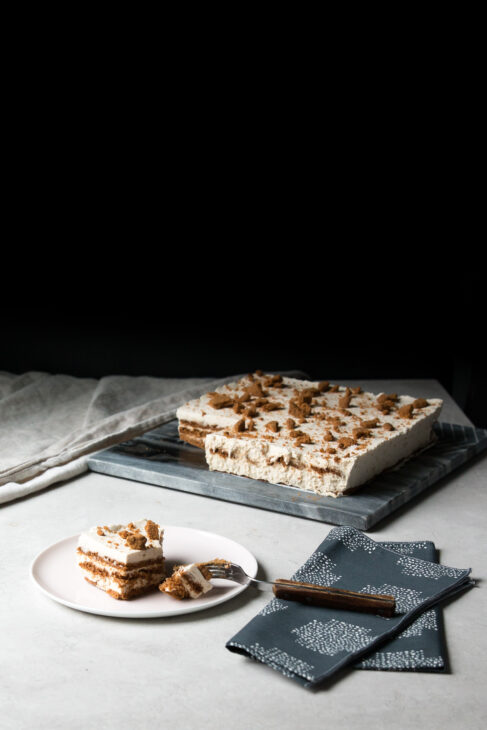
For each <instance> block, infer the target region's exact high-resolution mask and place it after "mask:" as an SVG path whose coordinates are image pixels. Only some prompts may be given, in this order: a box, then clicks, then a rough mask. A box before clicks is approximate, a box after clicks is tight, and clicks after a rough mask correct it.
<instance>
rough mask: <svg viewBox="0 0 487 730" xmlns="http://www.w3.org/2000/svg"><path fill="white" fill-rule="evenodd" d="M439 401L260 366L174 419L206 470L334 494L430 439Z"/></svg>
mask: <svg viewBox="0 0 487 730" xmlns="http://www.w3.org/2000/svg"><path fill="white" fill-rule="evenodd" d="M442 404H443V401H442V400H440V399H438V398H430V399H428V400H425V399H424V398H415V397H413V396H408V395H397V394H396V393H390V394H386V393H376V394H374V393H368V392H362V391H361V389H360V388H350V387H346V386H342V385H336V384H335V385H332V384H330V383H329V382H327V381H321V382H314V381H306V380H297V379H294V378H287V377H283V376H281V375H266V374H264V373H262V372H261V371H257V372H256V373H253V374H250V375H247V376H245V377H243V378H241V379H240V380H239V381H237V382H235V383H229V384H227V385H224V386H222V387H220V388H217V390H216V391H214V392H211V393H206V394H205V395H203V396H201V397H200V398H198V399H195V400H192V401H189V402H188V403H186V404H185V405H183V406H181V407H180V408H179V409H178V411H177V417H178V419H179V435H180V438H181V439H182V440H184V441H187V442H188V443H191V444H194V445H196V446H199V447H201V448H204V449H205V455H206V460H207V463H208V465H209V468H210V469H211V470H216V471H223V472H229V473H231V474H238V475H241V476H246V477H250V478H252V479H259V480H264V481H268V482H272V483H276V484H286V485H289V486H293V487H299V488H301V489H306V490H309V491H312V492H315V493H317V494H321V495H328V496H333V497H336V496H339V495H341V494H343V493H344V492H347V491H350V490H352V489H356V488H357V487H360V486H361V485H363V484H365V483H366V482H367V481H369V480H370V479H371V478H372V477H374V476H376V475H377V474H379V473H380V472H382V471H384V470H385V469H388V468H390V467H393V466H395V465H397V464H398V463H400V462H401V461H402V460H404V459H406V458H408V457H410V456H411V455H412V454H414V453H416V452H418V451H419V450H421V449H423V448H425V447H426V446H428V445H429V444H430V443H432V441H433V430H432V429H433V425H434V422H435V421H436V420H437V419H438V416H439V414H440V411H441V407H442Z"/></svg>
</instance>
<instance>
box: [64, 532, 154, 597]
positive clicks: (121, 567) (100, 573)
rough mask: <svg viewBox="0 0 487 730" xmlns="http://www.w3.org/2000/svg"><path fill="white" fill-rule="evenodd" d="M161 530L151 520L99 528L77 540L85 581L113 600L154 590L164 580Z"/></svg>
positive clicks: (85, 533) (80, 565)
mask: <svg viewBox="0 0 487 730" xmlns="http://www.w3.org/2000/svg"><path fill="white" fill-rule="evenodd" d="M163 535H164V530H163V529H162V528H161V527H160V526H159V525H158V524H157V523H156V522H153V521H152V520H146V519H143V520H138V521H136V522H129V523H128V524H127V525H103V526H96V527H92V528H90V529H89V530H87V531H86V532H83V533H82V534H81V535H80V536H79V539H78V547H77V553H78V565H79V567H80V568H81V570H82V571H83V574H84V577H85V579H86V580H87V581H88V582H89V583H92V584H93V585H94V586H96V587H97V588H100V589H101V590H102V591H105V592H106V593H108V595H110V596H112V597H113V598H117V599H121V600H129V599H131V598H134V597H135V596H139V595H141V594H143V593H147V592H148V591H150V590H153V589H157V587H158V585H159V584H160V582H161V580H163V579H164V576H165V570H164V555H163V550H162V543H163Z"/></svg>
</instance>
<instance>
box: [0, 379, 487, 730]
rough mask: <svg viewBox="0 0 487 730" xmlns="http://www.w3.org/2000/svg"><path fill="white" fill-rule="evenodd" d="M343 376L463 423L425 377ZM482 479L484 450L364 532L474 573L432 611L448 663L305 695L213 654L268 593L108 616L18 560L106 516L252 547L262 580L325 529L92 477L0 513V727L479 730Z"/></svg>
mask: <svg viewBox="0 0 487 730" xmlns="http://www.w3.org/2000/svg"><path fill="white" fill-rule="evenodd" d="M348 383H350V384H351V385H356V384H360V385H362V386H363V387H364V388H368V389H370V390H375V391H385V392H398V393H408V394H411V395H416V396H418V397H419V396H424V397H443V398H444V400H445V406H444V410H443V413H442V420H444V421H449V422H455V423H463V424H465V425H471V424H470V422H469V420H468V419H467V418H466V416H465V415H464V414H463V413H462V411H461V410H460V409H459V408H458V406H457V405H456V404H455V403H454V401H453V400H452V399H451V397H449V396H448V394H447V393H446V392H445V391H444V389H443V388H442V387H441V386H440V385H439V383H438V382H437V381H434V380H422V381H418V380H416V381H407V380H404V381H397V380H396V381H354V382H351V381H347V384H348ZM486 486H487V459H486V457H485V455H484V456H480V457H477V458H476V459H474V460H473V461H471V462H469V463H468V464H467V465H466V466H464V467H461V468H460V469H458V470H457V471H454V472H453V473H452V474H451V475H450V476H448V477H447V478H445V479H443V480H442V481H441V482H439V483H438V484H437V485H434V486H433V487H431V488H429V489H428V490H426V492H424V493H423V494H422V495H421V496H420V497H419V498H416V499H415V500H414V501H413V502H411V503H410V504H408V505H406V506H405V507H403V508H401V509H400V510H399V511H398V512H396V513H395V514H394V515H392V516H391V517H390V518H387V519H386V520H384V521H383V522H381V523H379V524H378V525H377V526H376V527H374V528H373V529H372V530H370V531H369V532H368V534H369V535H370V536H371V537H372V538H373V539H375V540H390V541H407V540H433V541H434V542H435V544H436V546H437V548H438V549H439V550H440V560H441V562H443V563H445V564H447V565H451V566H453V567H459V568H465V567H471V568H472V577H474V578H475V579H478V581H479V583H478V585H477V586H476V587H475V588H473V589H471V590H469V591H467V592H465V593H463V594H461V595H460V596H458V597H457V598H454V599H452V600H451V601H450V602H449V603H448V604H447V605H445V607H444V610H443V615H444V623H445V633H446V642H447V648H448V655H449V662H450V672H449V673H445V674H434V673H430V674H428V673H413V672H404V673H401V672H386V671H363V670H362V671H361V670H354V669H350V670H347V671H345V672H343V673H342V674H340V677H339V678H338V679H336V680H335V681H333V682H331V683H330V684H329V685H326V686H325V687H324V688H323V689H319V690H313V691H310V690H307V689H304V688H302V687H301V686H299V685H298V684H297V683H295V682H294V681H293V680H291V679H286V678H284V677H283V676H282V675H281V674H279V673H278V672H276V671H274V670H272V669H270V668H269V667H267V666H264V665H261V664H259V663H257V662H254V661H251V660H250V659H247V658H245V657H243V656H240V655H237V654H233V653H231V652H229V651H228V650H227V649H226V648H225V642H226V641H227V640H228V639H229V638H231V637H232V636H233V635H234V634H235V633H236V632H237V631H238V630H239V629H240V628H242V627H243V626H244V625H245V624H246V623H247V622H248V621H249V620H250V619H251V618H252V617H253V616H255V614H256V613H257V612H258V611H259V610H260V609H261V608H262V607H263V606H264V605H265V603H266V602H267V601H268V600H269V594H264V593H258V592H256V591H254V590H252V589H247V590H245V591H244V592H243V593H241V594H240V595H238V596H237V597H235V598H234V599H233V600H231V601H228V602H227V603H223V604H221V605H219V606H215V607H213V608H210V609H209V610H206V611H200V612H197V613H192V614H186V615H183V616H180V617H168V618H158V619H139V620H136V619H135V620H134V619H132V620H127V619H116V618H107V617H103V616H98V615H93V614H89V613H83V612H81V611H76V610H73V609H71V608H68V607H66V606H63V605H61V604H59V603H56V602H54V601H52V600H51V599H50V598H48V597H46V596H45V595H44V594H42V593H41V592H40V591H39V590H38V588H37V587H36V586H35V584H34V583H33V581H32V580H31V578H30V576H29V568H30V564H31V562H32V560H33V558H34V557H35V556H36V555H37V554H38V553H39V552H40V551H41V550H43V549H44V548H46V547H47V546H49V545H51V544H52V543H54V542H56V541H58V540H61V539H62V538H64V537H67V536H70V535H74V534H77V533H79V532H80V531H82V530H83V529H85V528H87V527H90V526H92V525H95V524H99V522H100V520H104V519H108V518H107V516H110V519H111V521H112V522H124V521H125V520H127V521H130V520H132V519H136V518H138V517H141V516H143V517H148V518H150V519H153V520H156V521H159V522H160V523H161V524H164V523H165V524H168V525H180V526H187V527H193V528H198V529H202V530H207V531H210V532H216V533H219V534H221V535H225V536H227V537H229V538H231V539H233V540H236V541H237V542H239V543H241V544H243V545H244V546H246V547H247V548H248V549H249V550H251V552H253V554H254V555H255V556H256V558H257V560H258V562H259V576H260V577H277V576H285V575H291V574H292V573H293V572H294V571H295V570H296V569H297V568H298V567H299V566H300V565H301V564H302V563H303V562H304V561H305V560H306V558H307V557H308V556H309V555H310V553H312V552H313V551H314V550H315V549H316V548H317V547H318V545H319V544H320V543H321V541H322V540H323V539H324V538H325V537H326V535H327V534H328V532H329V530H330V529H332V527H333V526H332V525H328V524H324V523H320V522H315V521H312V520H306V519H303V518H299V517H293V516H288V515H284V514H279V513H274V512H270V511H266V510H261V509H256V508H252V507H245V506H242V505H238V504H232V503H229V502H224V501H220V500H216V499H210V498H207V497H201V496H198V495H192V494H188V493H184V492H178V491H175V490H171V489H164V488H161V487H155V486H150V485H146V484H142V483H139V482H132V481H129V480H126V479H118V478H115V477H110V476H105V475H102V474H97V473H91V472H89V473H86V474H83V475H81V476H79V477H77V478H75V479H72V480H71V481H68V482H65V483H63V484H58V485H54V486H52V487H49V488H48V489H46V490H44V491H42V492H39V493H36V494H33V495H32V496H29V497H26V498H23V499H20V500H17V501H16V502H11V503H7V504H5V505H3V506H2V507H0V549H1V556H2V557H1V569H0V574H1V580H0V629H1V633H0V635H1V645H0V666H1V679H0V728H2V730H24V729H25V730H27V728H28V729H29V730H30V729H31V728H36V730H44V729H45V730H57V729H58V728H59V729H61V728H62V730H65V729H66V728H69V729H70V730H91V729H93V730H95V729H96V730H115V729H116V730H120V728H124V727H126V728H131V729H133V730H146V729H147V730H148V729H149V728H151V729H152V728H159V727H168V728H174V729H176V728H177V729H178V730H179V728H181V729H183V728H184V729H185V730H192V729H193V728H194V729H195V730H205V729H206V728H211V729H212V730H215V729H219V728H231V730H259V729H260V728H263V729H264V730H272V729H274V728H276V730H277V729H279V730H288V729H289V730H291V729H292V730H295V728H297V727H298V728H299V727H303V728H306V730H315V729H316V730H318V729H319V730H322V729H323V728H325V727H339V728H340V729H341V730H347V728H361V729H364V730H367V729H368V728H374V730H378V729H379V728H392V727H393V728H400V729H404V730H406V729H409V728H411V730H413V729H414V730H419V729H428V730H434V729H436V728H441V730H446V729H447V728H452V729H453V728H455V730H458V728H463V727H465V728H468V729H469V730H476V729H477V728H479V729H480V728H484V727H486V723H487V700H486V694H487V693H486V691H485V684H486V676H487V647H486V638H485V637H486V635H487V600H486V589H485V574H486V567H485V566H486V551H485V542H486V541H485V530H486V528H485V523H486V518H487V489H486Z"/></svg>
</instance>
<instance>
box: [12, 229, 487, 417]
mask: <svg viewBox="0 0 487 730" xmlns="http://www.w3.org/2000/svg"><path fill="white" fill-rule="evenodd" d="M191 243H192V244H193V243H195V242H194V241H192V242H191ZM66 245H67V246H69V243H68V242H67V243H66ZM188 245H189V242H188ZM195 245H196V249H198V248H199V255H198V253H197V251H194V250H193V251H191V249H190V248H188V249H187V248H186V246H183V250H182V252H181V251H179V253H178V255H175V252H174V250H173V249H172V243H168V244H167V245H166V246H164V245H161V246H160V247H159V248H158V247H157V246H155V247H153V248H152V252H149V251H147V250H145V247H144V245H143V243H142V242H139V243H138V245H136V246H135V245H134V246H129V247H128V248H127V249H126V250H124V251H117V252H116V253H115V254H114V255H113V256H114V257H113V264H112V262H111V261H110V256H109V257H108V258H109V260H108V262H107V260H106V258H105V259H101V258H98V257H97V255H96V252H94V251H93V250H92V251H91V253H90V254H89V265H88V266H87V265H86V264H87V262H86V261H85V262H84V263H81V262H80V260H79V256H80V252H79V251H78V252H77V254H76V256H72V252H71V256H72V257H68V258H67V259H66V262H65V264H64V265H63V266H62V267H61V268H58V269H55V270H54V271H51V272H49V271H44V272H43V271H40V273H39V281H37V283H34V284H31V285H29V284H25V285H24V284H23V282H22V281H19V288H18V289H17V290H16V291H14V292H13V293H11V294H10V295H9V298H8V301H7V302H6V304H5V306H4V326H3V330H4V331H3V336H2V348H1V353H0V354H1V360H0V363H1V364H0V369H2V370H5V371H9V372H14V373H21V372H25V371H28V370H38V371H45V372H50V373H68V374H72V375H75V376H79V377H92V378H98V377H102V376H104V375H110V374H126V375H151V376H159V377H191V376H225V375H228V374H233V373H241V372H249V371H252V370H255V369H257V368H261V369H263V370H271V371H279V370H289V369H300V370H303V371H305V372H306V373H308V374H309V376H310V377H311V378H312V379H329V380H334V381H336V382H342V383H345V384H346V380H347V378H356V379H360V378H364V379H365V378H367V379H368V378H436V379H438V380H439V381H440V382H441V383H442V384H443V385H444V387H445V388H446V389H447V390H448V392H449V393H450V394H452V395H453V397H454V398H455V399H456V400H457V402H458V403H459V405H460V406H461V407H462V408H463V409H464V410H465V411H466V413H467V414H468V415H469V417H470V418H471V419H472V421H473V422H474V423H475V425H477V426H487V419H486V379H485V370H484V369H483V362H484V361H483V347H482V345H483V342H482V338H483V329H482V327H481V321H482V319H483V311H482V307H481V299H482V297H481V296H480V291H479V287H480V284H481V282H480V277H478V276H477V275H476V274H475V272H473V271H471V270H462V269H457V270H454V269H452V268H441V266H434V265H431V266H429V267H423V266H422V265H421V259H420V258H416V259H415V260H414V261H411V262H410V263H409V265H408V264H407V262H406V263H405V259H406V257H407V251H406V250H405V249H404V248H401V249H400V250H399V251H396V252H395V256H394V257H392V258H391V263H390V264H388V265H387V266H380V265H379V262H377V261H375V260H372V259H371V258H370V255H368V254H367V253H366V252H364V251H363V250H362V251H361V250H360V248H358V249H353V248H352V249H351V250H350V252H349V251H348V250H347V247H346V246H345V247H344V248H343V250H340V248H338V250H337V249H335V250H332V247H331V246H330V247H328V246H327V245H326V244H325V243H320V244H319V245H316V246H310V245H309V244H306V242H305V241H303V240H301V241H300V242H297V241H294V242H293V241H292V240H291V241H288V244H287V247H283V248H281V246H280V244H279V243H277V242H274V243H272V244H271V243H268V242H266V241H263V242H262V244H261V245H256V244H255V243H252V242H250V241H249V242H248V243H246V244H244V246H243V248H241V246H240V245H232V243H231V241H230V240H229V241H228V244H225V245H224V246H222V247H220V248H219V249H218V250H216V248H214V247H213V246H210V247H209V248H206V244H204V243H203V241H200V242H199V243H198V242H196V244H195ZM66 254H67V251H66V250H65V251H62V250H59V251H58V252H57V253H56V254H55V255H54V256H53V257H52V262H55V261H56V258H58V257H59V258H64V256H65V255H66ZM416 256H419V254H416ZM208 259H214V260H208ZM216 259H218V261H217V260H216ZM195 262H197V264H196V263H195ZM26 299H27V300H28V301H29V304H28V305H27V306H26V305H25V300H26ZM413 395H414V393H413Z"/></svg>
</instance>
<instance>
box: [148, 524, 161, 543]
mask: <svg viewBox="0 0 487 730" xmlns="http://www.w3.org/2000/svg"><path fill="white" fill-rule="evenodd" d="M145 531H146V533H147V537H148V538H149V540H159V525H158V524H156V523H155V522H153V521H152V520H147V522H146V525H145Z"/></svg>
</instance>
